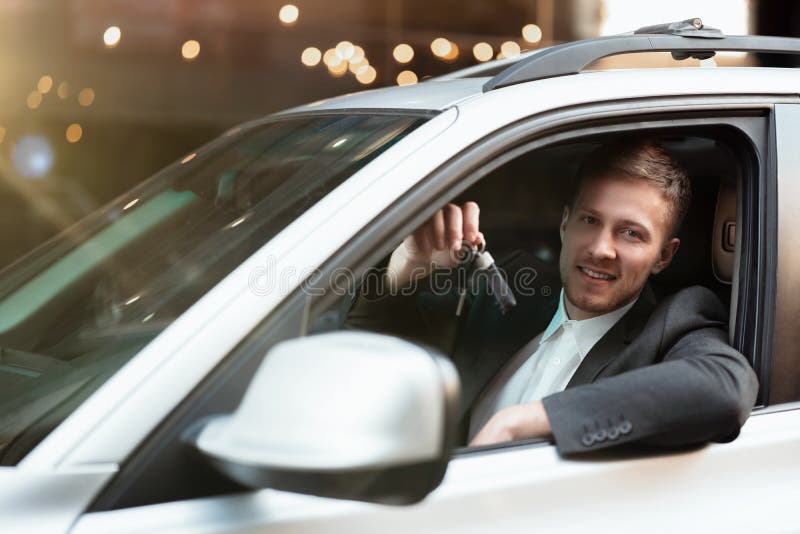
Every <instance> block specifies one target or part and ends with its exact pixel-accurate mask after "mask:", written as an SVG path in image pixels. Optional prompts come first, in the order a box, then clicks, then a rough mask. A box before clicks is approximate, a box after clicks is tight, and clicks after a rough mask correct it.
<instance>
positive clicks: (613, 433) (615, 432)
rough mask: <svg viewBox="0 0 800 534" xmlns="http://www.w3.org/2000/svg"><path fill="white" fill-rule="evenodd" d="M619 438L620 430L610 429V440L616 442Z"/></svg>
mask: <svg viewBox="0 0 800 534" xmlns="http://www.w3.org/2000/svg"><path fill="white" fill-rule="evenodd" d="M618 437H619V428H617V427H613V428H609V429H608V439H610V440H611V441H614V440H615V439H617V438H618Z"/></svg>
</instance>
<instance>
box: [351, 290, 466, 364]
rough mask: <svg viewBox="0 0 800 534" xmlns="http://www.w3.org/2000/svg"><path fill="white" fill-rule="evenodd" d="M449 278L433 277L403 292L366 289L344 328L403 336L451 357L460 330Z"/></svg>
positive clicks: (360, 291) (355, 304) (354, 306)
mask: <svg viewBox="0 0 800 534" xmlns="http://www.w3.org/2000/svg"><path fill="white" fill-rule="evenodd" d="M447 281H448V278H447V277H446V276H445V277H439V278H438V279H437V278H436V275H435V274H432V275H430V276H428V277H426V278H424V279H422V280H419V281H418V282H417V283H416V284H414V285H412V286H410V287H407V288H405V289H403V290H400V291H397V292H392V293H390V292H389V291H388V290H386V289H385V286H384V287H378V288H375V287H370V288H366V287H363V286H362V288H361V289H360V290H359V291H358V292H357V294H356V296H355V298H354V299H353V302H352V305H351V307H350V309H349V311H348V312H347V314H346V317H345V321H344V325H343V327H344V328H345V329H349V330H368V331H372V332H378V333H383V334H389V335H394V336H398V337H402V338H404V339H407V340H409V341H412V342H415V343H420V344H423V345H428V346H430V347H435V348H436V349H438V350H440V351H441V352H443V353H445V354H450V353H451V351H452V348H453V345H454V343H455V340H456V336H457V331H458V318H457V317H456V316H455V309H456V306H457V304H458V296H457V295H456V294H455V292H454V291H453V290H452V288H453V287H454V286H453V282H452V281H451V282H450V283H447Z"/></svg>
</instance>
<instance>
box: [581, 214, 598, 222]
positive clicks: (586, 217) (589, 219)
mask: <svg viewBox="0 0 800 534" xmlns="http://www.w3.org/2000/svg"><path fill="white" fill-rule="evenodd" d="M583 222H585V223H588V224H595V223H596V222H597V219H595V218H594V217H592V216H591V215H586V216H585V217H584V218H583Z"/></svg>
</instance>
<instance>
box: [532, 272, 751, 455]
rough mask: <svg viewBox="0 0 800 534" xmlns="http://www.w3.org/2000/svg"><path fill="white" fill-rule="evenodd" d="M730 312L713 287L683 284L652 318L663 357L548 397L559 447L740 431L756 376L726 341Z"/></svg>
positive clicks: (689, 440)
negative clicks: (675, 294)
mask: <svg viewBox="0 0 800 534" xmlns="http://www.w3.org/2000/svg"><path fill="white" fill-rule="evenodd" d="M654 315H656V314H655V313H654ZM724 317H725V310H724V308H723V306H722V304H721V303H720V302H719V300H718V299H717V297H716V296H715V295H714V294H713V293H711V292H710V291H709V290H707V289H705V288H699V287H697V288H690V290H684V291H683V292H681V294H679V296H677V298H676V299H674V300H673V301H672V303H671V305H670V306H668V307H667V308H666V310H665V311H664V312H663V313H662V314H659V316H658V317H656V322H657V323H661V324H660V325H658V324H656V325H650V324H648V327H654V326H655V327H658V326H660V327H661V328H662V332H663V334H662V336H661V338H660V339H661V341H660V343H659V344H658V351H659V354H660V355H662V359H661V361H660V362H659V363H655V364H653V365H649V366H646V367H642V368H638V369H634V370H631V371H627V372H624V373H621V374H619V375H616V376H612V377H608V378H603V379H600V380H598V381H596V382H594V383H591V384H586V385H582V386H577V387H574V388H572V389H568V390H566V391H563V392H559V393H556V394H553V395H550V396H548V397H546V398H545V399H543V403H544V407H545V411H546V412H547V416H548V419H549V420H550V425H551V427H552V430H553V435H554V438H555V442H556V446H557V448H558V450H559V452H560V453H561V454H573V453H579V452H589V451H593V450H597V449H602V448H605V447H610V446H613V445H617V444H622V443H631V442H636V443H641V444H646V445H653V446H680V445H691V444H698V443H703V442H707V441H719V442H725V441H731V440H733V439H734V438H736V436H737V435H738V434H739V429H740V428H741V426H742V425H743V424H744V422H745V420H746V419H747V417H748V416H749V414H750V410H751V409H752V407H753V404H754V403H755V399H756V393H757V391H758V379H757V377H756V375H755V373H754V372H753V370H752V368H751V367H750V364H749V363H748V362H747V360H746V358H745V357H744V356H743V355H742V354H740V353H739V352H738V351H736V350H735V349H734V348H732V347H731V346H730V345H729V344H728V343H727V331H726V329H725V328H724V325H725V320H724ZM651 322H652V321H651Z"/></svg>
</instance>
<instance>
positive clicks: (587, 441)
mask: <svg viewBox="0 0 800 534" xmlns="http://www.w3.org/2000/svg"><path fill="white" fill-rule="evenodd" d="M581 443H583V444H584V445H585V446H586V447H591V446H592V445H594V436H593V435H591V434H584V435H583V438H581Z"/></svg>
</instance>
